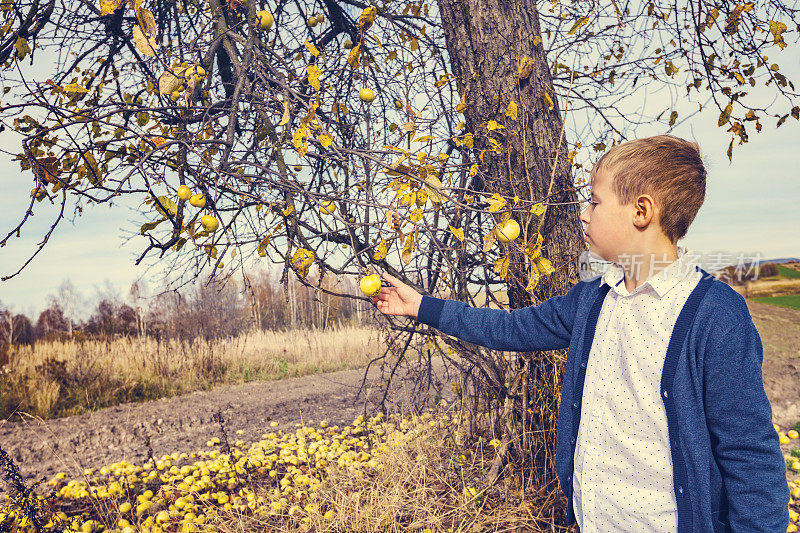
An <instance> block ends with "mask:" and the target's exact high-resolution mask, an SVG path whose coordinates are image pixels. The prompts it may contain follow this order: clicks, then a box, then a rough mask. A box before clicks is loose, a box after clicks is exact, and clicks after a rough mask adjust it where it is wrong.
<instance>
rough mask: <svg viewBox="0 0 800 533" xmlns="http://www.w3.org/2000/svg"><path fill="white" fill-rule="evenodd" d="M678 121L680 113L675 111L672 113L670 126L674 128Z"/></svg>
mask: <svg viewBox="0 0 800 533" xmlns="http://www.w3.org/2000/svg"><path fill="white" fill-rule="evenodd" d="M676 120H678V112H677V111H673V112H672V113H670V114H669V125H670V126H674V125H675V121H676Z"/></svg>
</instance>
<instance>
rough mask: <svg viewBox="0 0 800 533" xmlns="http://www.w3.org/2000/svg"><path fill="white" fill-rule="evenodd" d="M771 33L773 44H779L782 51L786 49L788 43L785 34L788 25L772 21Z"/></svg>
mask: <svg viewBox="0 0 800 533" xmlns="http://www.w3.org/2000/svg"><path fill="white" fill-rule="evenodd" d="M769 31H770V32H771V33H772V39H773V40H772V44H777V45H778V46H780V47H781V49H784V48H786V41H784V40H783V32H785V31H786V24H784V23H783V22H778V21H776V20H770V21H769Z"/></svg>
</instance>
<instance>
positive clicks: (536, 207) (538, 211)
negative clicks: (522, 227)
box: [531, 202, 547, 217]
mask: <svg viewBox="0 0 800 533" xmlns="http://www.w3.org/2000/svg"><path fill="white" fill-rule="evenodd" d="M545 211H547V207H545V205H544V204H543V203H541V202H539V203H537V204H533V207H531V213H533V214H534V215H536V216H537V217H538V216H541V215H543V214H544V212H545Z"/></svg>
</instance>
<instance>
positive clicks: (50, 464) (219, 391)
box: [0, 302, 800, 481]
mask: <svg viewBox="0 0 800 533" xmlns="http://www.w3.org/2000/svg"><path fill="white" fill-rule="evenodd" d="M748 306H749V307H750V312H751V314H752V315H753V319H754V321H755V324H756V326H757V328H758V331H759V333H760V335H761V338H762V342H763V344H764V364H763V371H764V385H765V388H766V391H767V395H768V396H769V398H770V400H771V402H772V407H773V415H774V421H775V422H776V423H777V424H779V425H780V426H781V427H782V428H787V427H790V426H792V425H794V424H795V423H796V422H797V421H798V420H800V386H798V385H800V311H798V310H793V309H785V308H781V307H777V306H772V305H767V304H762V303H758V302H748ZM434 374H435V375H436V376H437V377H438V378H439V379H441V381H442V382H443V383H444V384H445V387H443V390H444V391H447V392H448V393H449V389H450V388H449V387H448V386H446V384H447V383H449V382H450V381H452V380H453V379H452V378H453V377H452V376H447V375H445V374H444V370H443V367H442V365H441V363H437V365H436V366H435V367H434ZM362 378H363V370H359V369H356V370H343V371H339V372H332V373H328V374H319V375H312V376H305V377H299V378H289V379H284V380H280V381H268V382H254V383H246V384H242V385H225V386H219V387H217V388H215V389H213V390H211V391H202V392H194V393H191V394H187V395H184V396H179V397H174V398H168V399H161V400H156V401H151V402H146V403H129V404H124V405H119V406H115V407H109V408H106V409H102V410H99V411H96V412H93V413H90V414H86V415H79V416H72V417H67V418H61V419H56V420H48V421H37V420H33V419H30V420H27V421H23V422H13V423H12V422H4V423H0V445H1V446H2V447H3V448H4V449H5V450H6V451H7V452H8V453H9V454H10V455H11V457H12V458H13V459H14V460H15V461H16V462H17V463H18V465H19V466H20V469H21V471H22V473H23V475H24V477H25V478H26V480H28V481H30V480H38V479H41V478H42V477H48V478H49V477H50V476H52V475H53V474H55V473H56V472H59V471H63V472H66V473H67V475H68V476H69V477H70V478H73V477H79V476H80V475H81V474H82V472H83V470H84V469H86V468H97V467H100V466H102V465H106V464H111V463H115V462H119V461H122V460H126V461H128V462H131V463H136V462H138V463H141V462H143V461H144V460H145V459H146V458H147V456H148V453H149V452H148V446H147V441H148V439H149V445H150V447H151V448H152V453H153V456H155V457H160V456H162V455H164V454H171V453H173V452H182V451H186V452H190V451H192V450H199V449H203V448H204V447H206V441H208V440H209V439H211V438H212V437H219V438H220V439H222V438H223V435H222V428H221V426H220V424H219V422H217V421H216V420H215V417H214V415H215V413H216V412H218V411H219V412H220V414H221V415H222V417H223V419H224V429H225V433H226V434H227V438H228V439H229V441H230V442H231V443H233V442H235V441H237V440H242V441H244V442H252V441H255V440H258V439H260V438H261V435H262V434H264V433H269V432H271V431H276V430H278V429H282V430H284V431H293V430H294V429H295V425H296V424H300V423H302V424H303V425H317V424H319V422H321V421H322V420H327V421H328V422H329V423H330V424H347V423H350V422H352V421H353V419H354V418H356V417H357V416H359V415H360V414H365V415H366V416H373V415H374V414H376V412H377V411H376V401H375V400H376V398H378V394H379V393H380V391H381V390H382V388H381V386H380V383H381V376H380V373H379V372H378V371H377V369H376V370H375V371H371V373H370V375H369V376H368V384H369V387H368V391H369V392H368V394H367V398H366V408H365V407H364V406H365V397H364V395H360V396H359V395H358V394H357V393H358V389H359V386H360V385H361V380H362ZM394 384H395V385H394V387H393V389H392V390H391V392H390V395H389V402H388V403H387V407H388V408H389V410H390V412H391V411H393V410H394V411H399V410H401V409H403V408H404V406H406V405H407V398H408V391H410V390H411V389H412V388H413V387H412V384H411V383H410V382H409V379H408V377H407V376H404V375H401V376H400V379H396V380H395V381H394ZM444 396H445V398H448V394H445V395H444ZM273 421H274V422H277V423H278V426H277V427H271V425H270V423H271V422H273ZM796 442H797V441H792V443H791V444H789V445H786V446H784V451H785V452H787V451H788V450H789V449H792V448H794V447H796V444H795V443H796Z"/></svg>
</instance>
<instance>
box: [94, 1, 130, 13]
mask: <svg viewBox="0 0 800 533" xmlns="http://www.w3.org/2000/svg"><path fill="white" fill-rule="evenodd" d="M123 2H124V0H100V16H101V17H105V16H106V15H110V14H111V13H113V12H114V11H116V10H117V8H119V6H121V5H122V3H123Z"/></svg>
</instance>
